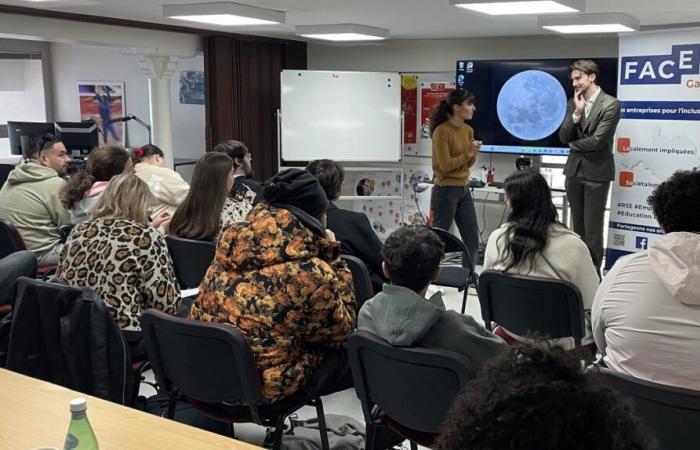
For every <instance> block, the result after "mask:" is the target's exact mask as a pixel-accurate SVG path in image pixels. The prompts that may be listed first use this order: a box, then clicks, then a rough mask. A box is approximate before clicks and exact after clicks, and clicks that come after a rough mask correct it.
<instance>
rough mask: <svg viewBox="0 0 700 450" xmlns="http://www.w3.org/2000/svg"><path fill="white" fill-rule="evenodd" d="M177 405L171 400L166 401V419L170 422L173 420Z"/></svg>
mask: <svg viewBox="0 0 700 450" xmlns="http://www.w3.org/2000/svg"><path fill="white" fill-rule="evenodd" d="M176 405H177V402H176V401H175V400H173V399H169V400H168V412H167V417H168V419H170V420H175V406H176Z"/></svg>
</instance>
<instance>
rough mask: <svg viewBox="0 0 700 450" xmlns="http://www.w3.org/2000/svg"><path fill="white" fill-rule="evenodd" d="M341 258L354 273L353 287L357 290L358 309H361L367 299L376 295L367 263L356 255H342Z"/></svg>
mask: <svg viewBox="0 0 700 450" xmlns="http://www.w3.org/2000/svg"><path fill="white" fill-rule="evenodd" d="M340 259H342V260H343V261H345V263H346V264H347V265H348V269H350V273H352V289H353V291H355V302H356V303H357V311H359V310H360V308H361V307H362V305H363V304H364V303H365V302H366V301H367V300H369V299H370V298H372V297H374V290H373V289H372V280H371V279H370V277H369V271H368V270H367V266H366V265H365V263H364V262H362V260H361V259H360V258H357V257H356V256H352V255H340Z"/></svg>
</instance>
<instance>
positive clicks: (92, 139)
mask: <svg viewBox="0 0 700 450" xmlns="http://www.w3.org/2000/svg"><path fill="white" fill-rule="evenodd" d="M56 137H59V138H61V140H62V141H63V145H65V146H66V150H68V153H71V154H73V156H80V155H85V154H87V153H90V151H91V150H92V149H93V148H95V147H97V146H98V145H99V144H98V142H99V141H98V136H97V123H95V121H94V120H89V121H85V122H56ZM75 153H78V154H75Z"/></svg>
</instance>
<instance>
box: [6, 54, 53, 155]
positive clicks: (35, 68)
mask: <svg viewBox="0 0 700 450" xmlns="http://www.w3.org/2000/svg"><path fill="white" fill-rule="evenodd" d="M41 66H42V64H41V60H40V59H0V74H2V79H0V124H5V123H7V121H8V120H11V121H26V122H44V121H46V102H45V99H44V76H43V73H42V68H41ZM9 154H10V145H9V139H7V138H2V139H0V156H5V155H9Z"/></svg>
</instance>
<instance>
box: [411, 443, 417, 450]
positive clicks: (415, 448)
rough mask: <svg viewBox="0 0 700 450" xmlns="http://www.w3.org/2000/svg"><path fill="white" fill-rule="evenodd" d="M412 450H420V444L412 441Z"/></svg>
mask: <svg viewBox="0 0 700 450" xmlns="http://www.w3.org/2000/svg"><path fill="white" fill-rule="evenodd" d="M411 450H418V444H416V443H415V442H413V441H411Z"/></svg>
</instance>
